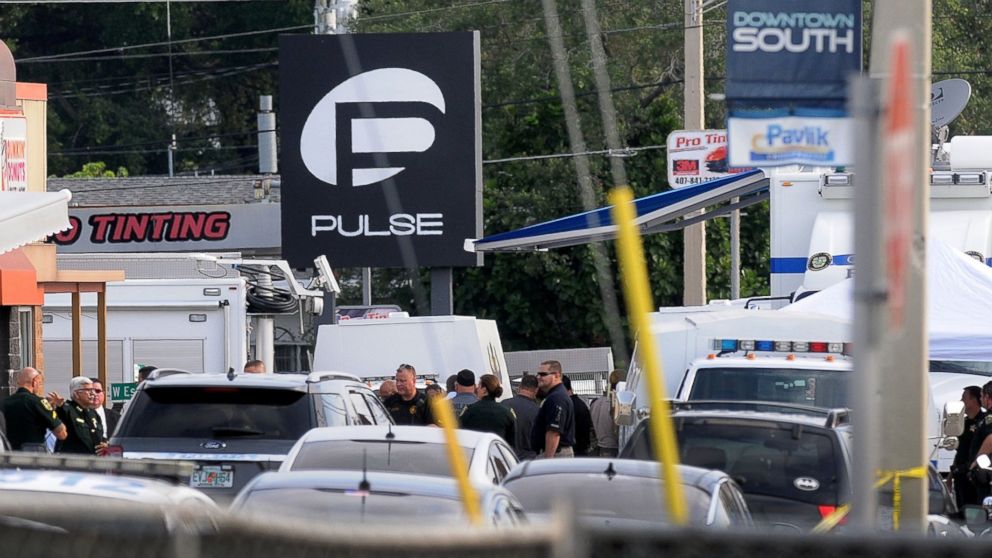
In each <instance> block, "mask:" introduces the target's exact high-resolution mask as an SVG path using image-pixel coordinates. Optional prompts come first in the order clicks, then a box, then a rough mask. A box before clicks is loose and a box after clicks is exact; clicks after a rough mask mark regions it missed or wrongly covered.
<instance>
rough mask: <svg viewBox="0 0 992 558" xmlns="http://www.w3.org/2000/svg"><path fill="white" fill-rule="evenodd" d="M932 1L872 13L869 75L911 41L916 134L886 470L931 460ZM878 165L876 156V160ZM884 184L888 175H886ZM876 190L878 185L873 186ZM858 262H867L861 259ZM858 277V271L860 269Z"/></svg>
mask: <svg viewBox="0 0 992 558" xmlns="http://www.w3.org/2000/svg"><path fill="white" fill-rule="evenodd" d="M931 9H932V5H931V1H930V0H916V1H914V2H906V1H904V0H876V2H875V4H874V14H873V20H872V23H873V30H872V42H871V45H872V49H871V50H872V52H871V76H872V77H873V78H883V77H885V75H886V73H887V72H888V68H889V47H890V41H891V39H892V36H893V34H894V33H895V32H896V31H900V30H902V31H905V33H906V36H907V38H908V40H909V52H910V56H909V61H910V67H909V73H910V76H911V78H910V79H911V83H912V88H911V89H912V94H911V99H913V100H912V101H911V102H912V103H913V105H912V109H911V110H912V118H913V127H914V130H913V132H914V133H913V135H912V136H913V137H912V140H911V141H912V142H913V143H912V146H911V147H910V149H911V152H912V153H914V154H915V156H913V157H911V160H912V162H913V163H914V164H913V165H912V168H911V169H906V172H909V173H912V177H911V179H912V183H913V192H912V194H911V198H912V202H911V203H912V208H911V211H912V226H913V233H912V239H911V242H910V255H909V257H908V258H907V263H906V268H905V284H906V294H905V307H904V321H903V327H901V328H892V327H887V328H886V329H887V336H886V339H885V354H886V358H885V359H884V360H882V361H881V362H879V368H878V369H879V370H880V371H881V374H882V376H881V381H882V385H884V386H885V397H884V398H881V399H880V400H879V402H880V407H881V413H880V416H881V420H880V421H879V423H880V427H881V429H882V431H883V432H885V436H884V437H883V438H882V440H881V443H882V447H881V468H882V469H883V470H887V471H906V470H909V469H913V468H917V467H920V466H923V465H925V464H926V462H927V449H928V445H927V438H926V436H927V425H926V418H925V417H926V409H927V399H926V393H927V386H928V385H929V382H928V375H927V374H928V354H927V332H926V253H925V251H926V250H925V249H926V247H925V242H924V239H926V223H927V219H926V216H927V215H928V213H929V178H928V177H929V172H928V170H929V165H930V132H929V128H930V103H929V99H930V57H931V54H930V49H931V27H932V20H931V11H932V10H931ZM876 161H877V159H876ZM882 178H883V180H884V179H885V178H886V177H885V176H883V177H882ZM870 186H876V185H870ZM858 259H859V262H858V265H859V266H860V265H861V264H862V263H863V258H861V257H860V255H859V258H858ZM858 273H861V272H860V270H859V272H858ZM901 484H902V487H903V490H902V514H901V516H902V522H903V524H904V526H905V529H906V530H909V531H917V532H922V530H923V529H924V528H925V527H926V513H927V479H926V477H925V476H924V477H923V478H922V479H920V478H912V477H908V478H904V479H903V481H902V483H901Z"/></svg>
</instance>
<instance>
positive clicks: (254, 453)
mask: <svg viewBox="0 0 992 558" xmlns="http://www.w3.org/2000/svg"><path fill="white" fill-rule="evenodd" d="M385 423H392V418H391V417H390V415H389V412H388V411H386V408H385V407H384V406H383V405H382V403H381V402H380V401H379V399H378V398H377V397H376V396H375V394H374V393H372V390H370V389H369V388H368V387H367V386H366V385H365V384H364V383H362V382H361V381H360V380H359V379H358V378H357V377H355V376H351V375H348V374H341V373H330V372H314V373H311V374H309V375H306V374H189V373H176V371H169V372H168V373H163V374H154V373H153V376H152V377H151V378H149V379H148V380H146V381H145V382H143V383H142V384H141V385H139V386H138V389H137V392H136V393H135V394H134V398H133V399H132V400H131V402H130V403H129V404H128V407H127V410H126V412H125V413H124V416H123V417H121V422H120V424H119V425H118V427H117V431H116V432H115V434H114V437H113V438H111V440H110V449H111V453H112V454H116V455H122V456H123V457H125V458H129V459H182V460H190V461H195V462H196V463H197V466H196V469H195V471H194V473H193V476H192V477H191V478H190V486H192V487H194V488H199V489H202V490H203V491H204V492H205V493H206V494H207V495H209V496H210V497H212V498H214V499H215V500H218V501H228V500H231V499H233V498H234V496H235V495H236V494H237V492H238V490H240V489H241V487H242V486H244V485H245V484H247V483H248V481H249V480H251V479H252V478H253V477H254V476H255V475H258V474H259V473H261V472H263V471H266V470H275V469H278V468H279V465H280V464H281V463H282V461H283V460H284V459H285V458H286V454H288V453H289V450H290V448H292V446H293V444H294V443H295V442H296V440H298V439H299V438H300V436H302V435H303V434H304V433H306V432H307V431H308V430H310V429H311V428H314V427H318V426H343V425H353V424H385Z"/></svg>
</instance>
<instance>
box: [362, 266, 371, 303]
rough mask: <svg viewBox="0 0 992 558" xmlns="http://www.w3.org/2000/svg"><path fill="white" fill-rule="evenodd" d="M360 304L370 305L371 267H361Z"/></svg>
mask: <svg viewBox="0 0 992 558" xmlns="http://www.w3.org/2000/svg"><path fill="white" fill-rule="evenodd" d="M362 304H363V305H365V306H371V305H372V268H371V267H363V268H362Z"/></svg>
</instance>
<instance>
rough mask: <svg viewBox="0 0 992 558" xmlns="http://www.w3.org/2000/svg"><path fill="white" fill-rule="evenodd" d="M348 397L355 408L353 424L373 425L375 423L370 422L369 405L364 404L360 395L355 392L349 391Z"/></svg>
mask: <svg viewBox="0 0 992 558" xmlns="http://www.w3.org/2000/svg"><path fill="white" fill-rule="evenodd" d="M348 395H349V396H350V397H351V404H352V406H353V407H354V408H355V424H375V421H373V420H372V411H370V410H369V405H368V403H366V402H365V398H364V397H362V394H361V393H358V392H357V391H349V392H348Z"/></svg>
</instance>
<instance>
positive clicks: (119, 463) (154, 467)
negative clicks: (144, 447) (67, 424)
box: [0, 452, 196, 484]
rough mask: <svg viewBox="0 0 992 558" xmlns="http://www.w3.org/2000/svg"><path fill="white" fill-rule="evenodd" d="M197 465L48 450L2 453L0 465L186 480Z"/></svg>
mask: <svg viewBox="0 0 992 558" xmlns="http://www.w3.org/2000/svg"><path fill="white" fill-rule="evenodd" d="M195 466H196V465H195V464H194V463H192V462H190V461H162V460H154V461H151V460H149V461H145V460H140V459H120V458H115V457H96V456H92V457H91V456H88V455H49V454H46V453H31V452H10V453H0V469H47V470H55V471H80V472H84V473H103V474H113V475H132V476H136V477H148V478H157V479H164V480H169V481H172V482H176V483H183V484H185V483H187V482H189V478H190V477H191V476H193V469H194V467H195Z"/></svg>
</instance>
